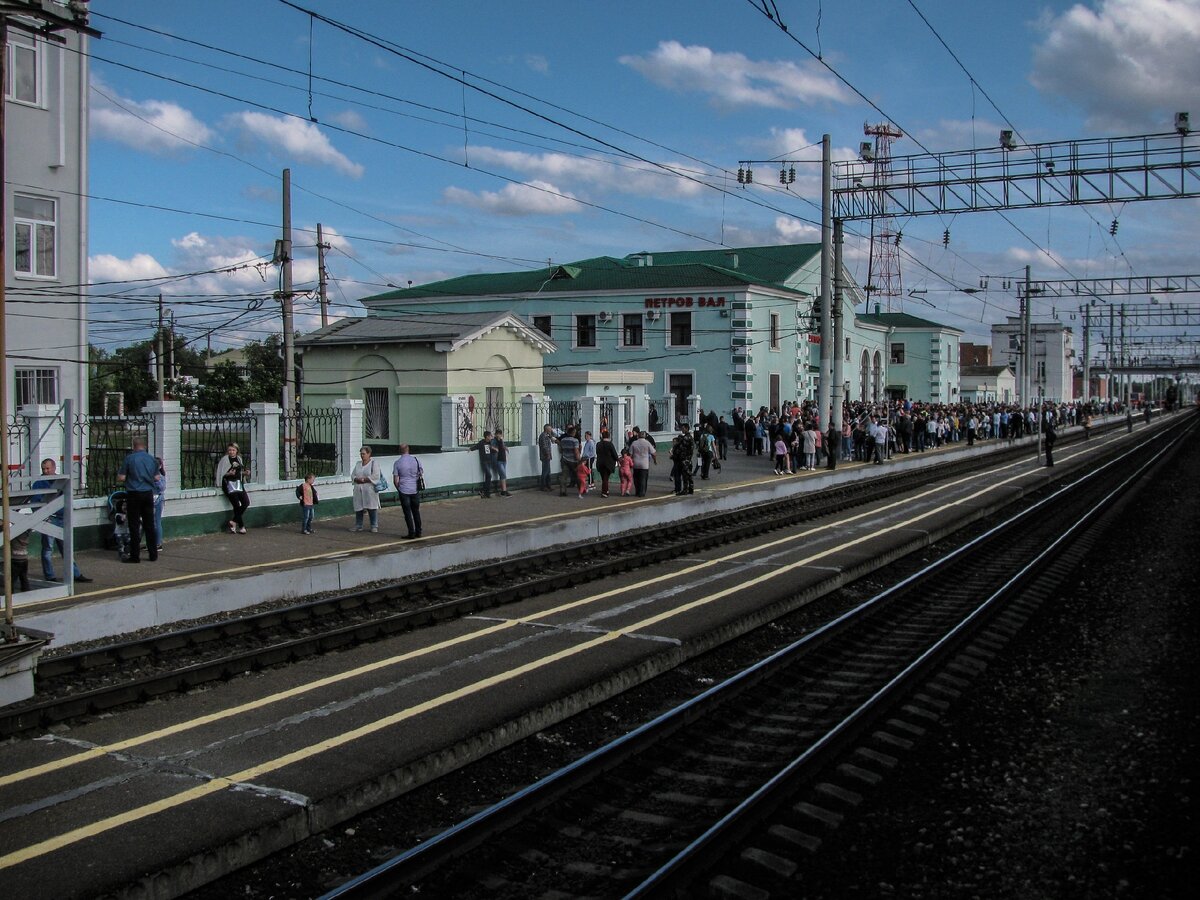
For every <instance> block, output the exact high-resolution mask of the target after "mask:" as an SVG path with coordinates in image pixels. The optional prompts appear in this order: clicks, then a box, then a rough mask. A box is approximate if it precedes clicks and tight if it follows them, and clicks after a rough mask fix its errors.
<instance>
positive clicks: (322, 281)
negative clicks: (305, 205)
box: [317, 222, 329, 328]
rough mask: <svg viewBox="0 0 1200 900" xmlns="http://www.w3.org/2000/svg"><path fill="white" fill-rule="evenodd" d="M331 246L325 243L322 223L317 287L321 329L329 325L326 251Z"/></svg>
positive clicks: (318, 235)
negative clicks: (319, 300) (319, 299)
mask: <svg viewBox="0 0 1200 900" xmlns="http://www.w3.org/2000/svg"><path fill="white" fill-rule="evenodd" d="M328 249H329V245H328V244H326V243H325V235H324V233H323V232H322V231H321V223H320V222H318V223H317V285H318V290H319V296H320V298H321V327H322V328H324V327H325V326H326V325H328V324H329V281H328V279H327V277H326V275H325V251H326V250H328Z"/></svg>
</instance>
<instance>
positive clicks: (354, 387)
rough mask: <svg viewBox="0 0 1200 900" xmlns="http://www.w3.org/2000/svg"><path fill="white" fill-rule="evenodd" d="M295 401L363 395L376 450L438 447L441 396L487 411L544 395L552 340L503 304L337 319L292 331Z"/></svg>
mask: <svg viewBox="0 0 1200 900" xmlns="http://www.w3.org/2000/svg"><path fill="white" fill-rule="evenodd" d="M296 349H297V350H298V351H299V352H300V353H301V354H302V360H303V379H302V382H301V387H300V397H301V403H302V405H303V407H304V408H305V409H324V408H328V407H331V406H332V405H333V401H335V400H341V399H346V400H362V401H363V406H364V413H365V421H364V425H363V439H364V441H365V442H366V443H368V444H370V445H371V446H372V447H373V448H375V451H376V453H377V454H380V453H396V452H398V448H399V445H400V444H401V443H406V444H410V445H412V446H413V447H414V448H419V449H423V450H426V449H436V448H439V447H440V446H441V434H442V432H441V415H442V412H441V409H442V400H443V398H445V397H463V398H469V400H470V401H471V407H472V409H473V408H474V407H475V404H476V402H478V404H479V406H480V407H481V408H484V409H489V410H500V409H512V408H514V407H515V406H516V405H517V404H519V402H520V399H521V398H522V397H524V396H525V395H527V394H528V395H532V396H533V397H535V398H537V399H538V400H541V398H542V397H543V395H544V393H545V385H544V383H543V381H542V361H543V358H544V357H545V356H546V355H547V354H549V353H553V352H555V350H557V347H556V346H555V345H554V342H553V341H551V340H550V338H548V337H547V336H546V335H545V334H544V333H543V332H541V331H539V330H538V329H536V328H533V327H532V326H530V325H528V324H526V323H525V322H523V321H522V320H521V319H520V318H518V317H517V316H515V315H513V314H512V313H509V312H506V311H505V312H496V311H489V312H467V311H465V310H464V311H461V312H453V313H416V312H410V313H407V314H403V315H397V316H387V317H384V316H366V317H361V318H347V319H342V320H340V321H338V322H334V323H332V324H330V325H327V326H326V327H324V328H321V329H320V330H318V331H314V332H312V333H311V334H307V335H304V336H303V337H301V338H298V339H297V340H296Z"/></svg>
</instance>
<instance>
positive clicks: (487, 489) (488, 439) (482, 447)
mask: <svg viewBox="0 0 1200 900" xmlns="http://www.w3.org/2000/svg"><path fill="white" fill-rule="evenodd" d="M471 449H472V450H475V451H476V452H478V453H479V467H480V468H481V469H483V487H482V488H480V490H479V496H481V497H484V498H487V497H490V496H492V474H493V473H494V472H495V466H494V465H493V464H492V462H493V460H494V459H495V457H494V456H493V455H492V454H493V453H494V452H495V449H494V448H493V447H492V433H491V432H490V431H485V432H484V433H483V439H482V440H480V441H479V443H477V444H476V445H475V446H474V447H472V448H471Z"/></svg>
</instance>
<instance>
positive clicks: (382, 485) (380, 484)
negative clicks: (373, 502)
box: [375, 475, 388, 494]
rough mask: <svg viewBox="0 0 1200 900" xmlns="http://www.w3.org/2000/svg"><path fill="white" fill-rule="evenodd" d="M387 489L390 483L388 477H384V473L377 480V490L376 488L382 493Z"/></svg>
mask: <svg viewBox="0 0 1200 900" xmlns="http://www.w3.org/2000/svg"><path fill="white" fill-rule="evenodd" d="M387 489H388V483H387V479H386V478H384V477H383V475H380V476H379V480H378V481H377V482H375V490H376V491H377V492H378V493H380V494H382V493H384V492H385V491H386V490H387Z"/></svg>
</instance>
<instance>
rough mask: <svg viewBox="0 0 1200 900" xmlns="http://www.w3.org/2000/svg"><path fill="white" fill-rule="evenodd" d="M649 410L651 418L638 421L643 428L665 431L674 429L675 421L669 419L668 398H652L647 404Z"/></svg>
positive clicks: (648, 414)
mask: <svg viewBox="0 0 1200 900" xmlns="http://www.w3.org/2000/svg"><path fill="white" fill-rule="evenodd" d="M646 406H647V407H648V411H647V413H646V415H647V416H648V418H649V420H648V421H647V422H645V423H642V422H638V423H637V424H638V425H639V426H640V427H642V428H648V429H649V430H650V431H663V430H666V429H673V428H674V427H675V423H674V422H668V421H667V401H666V400H651V401H649V403H647V404H646Z"/></svg>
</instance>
